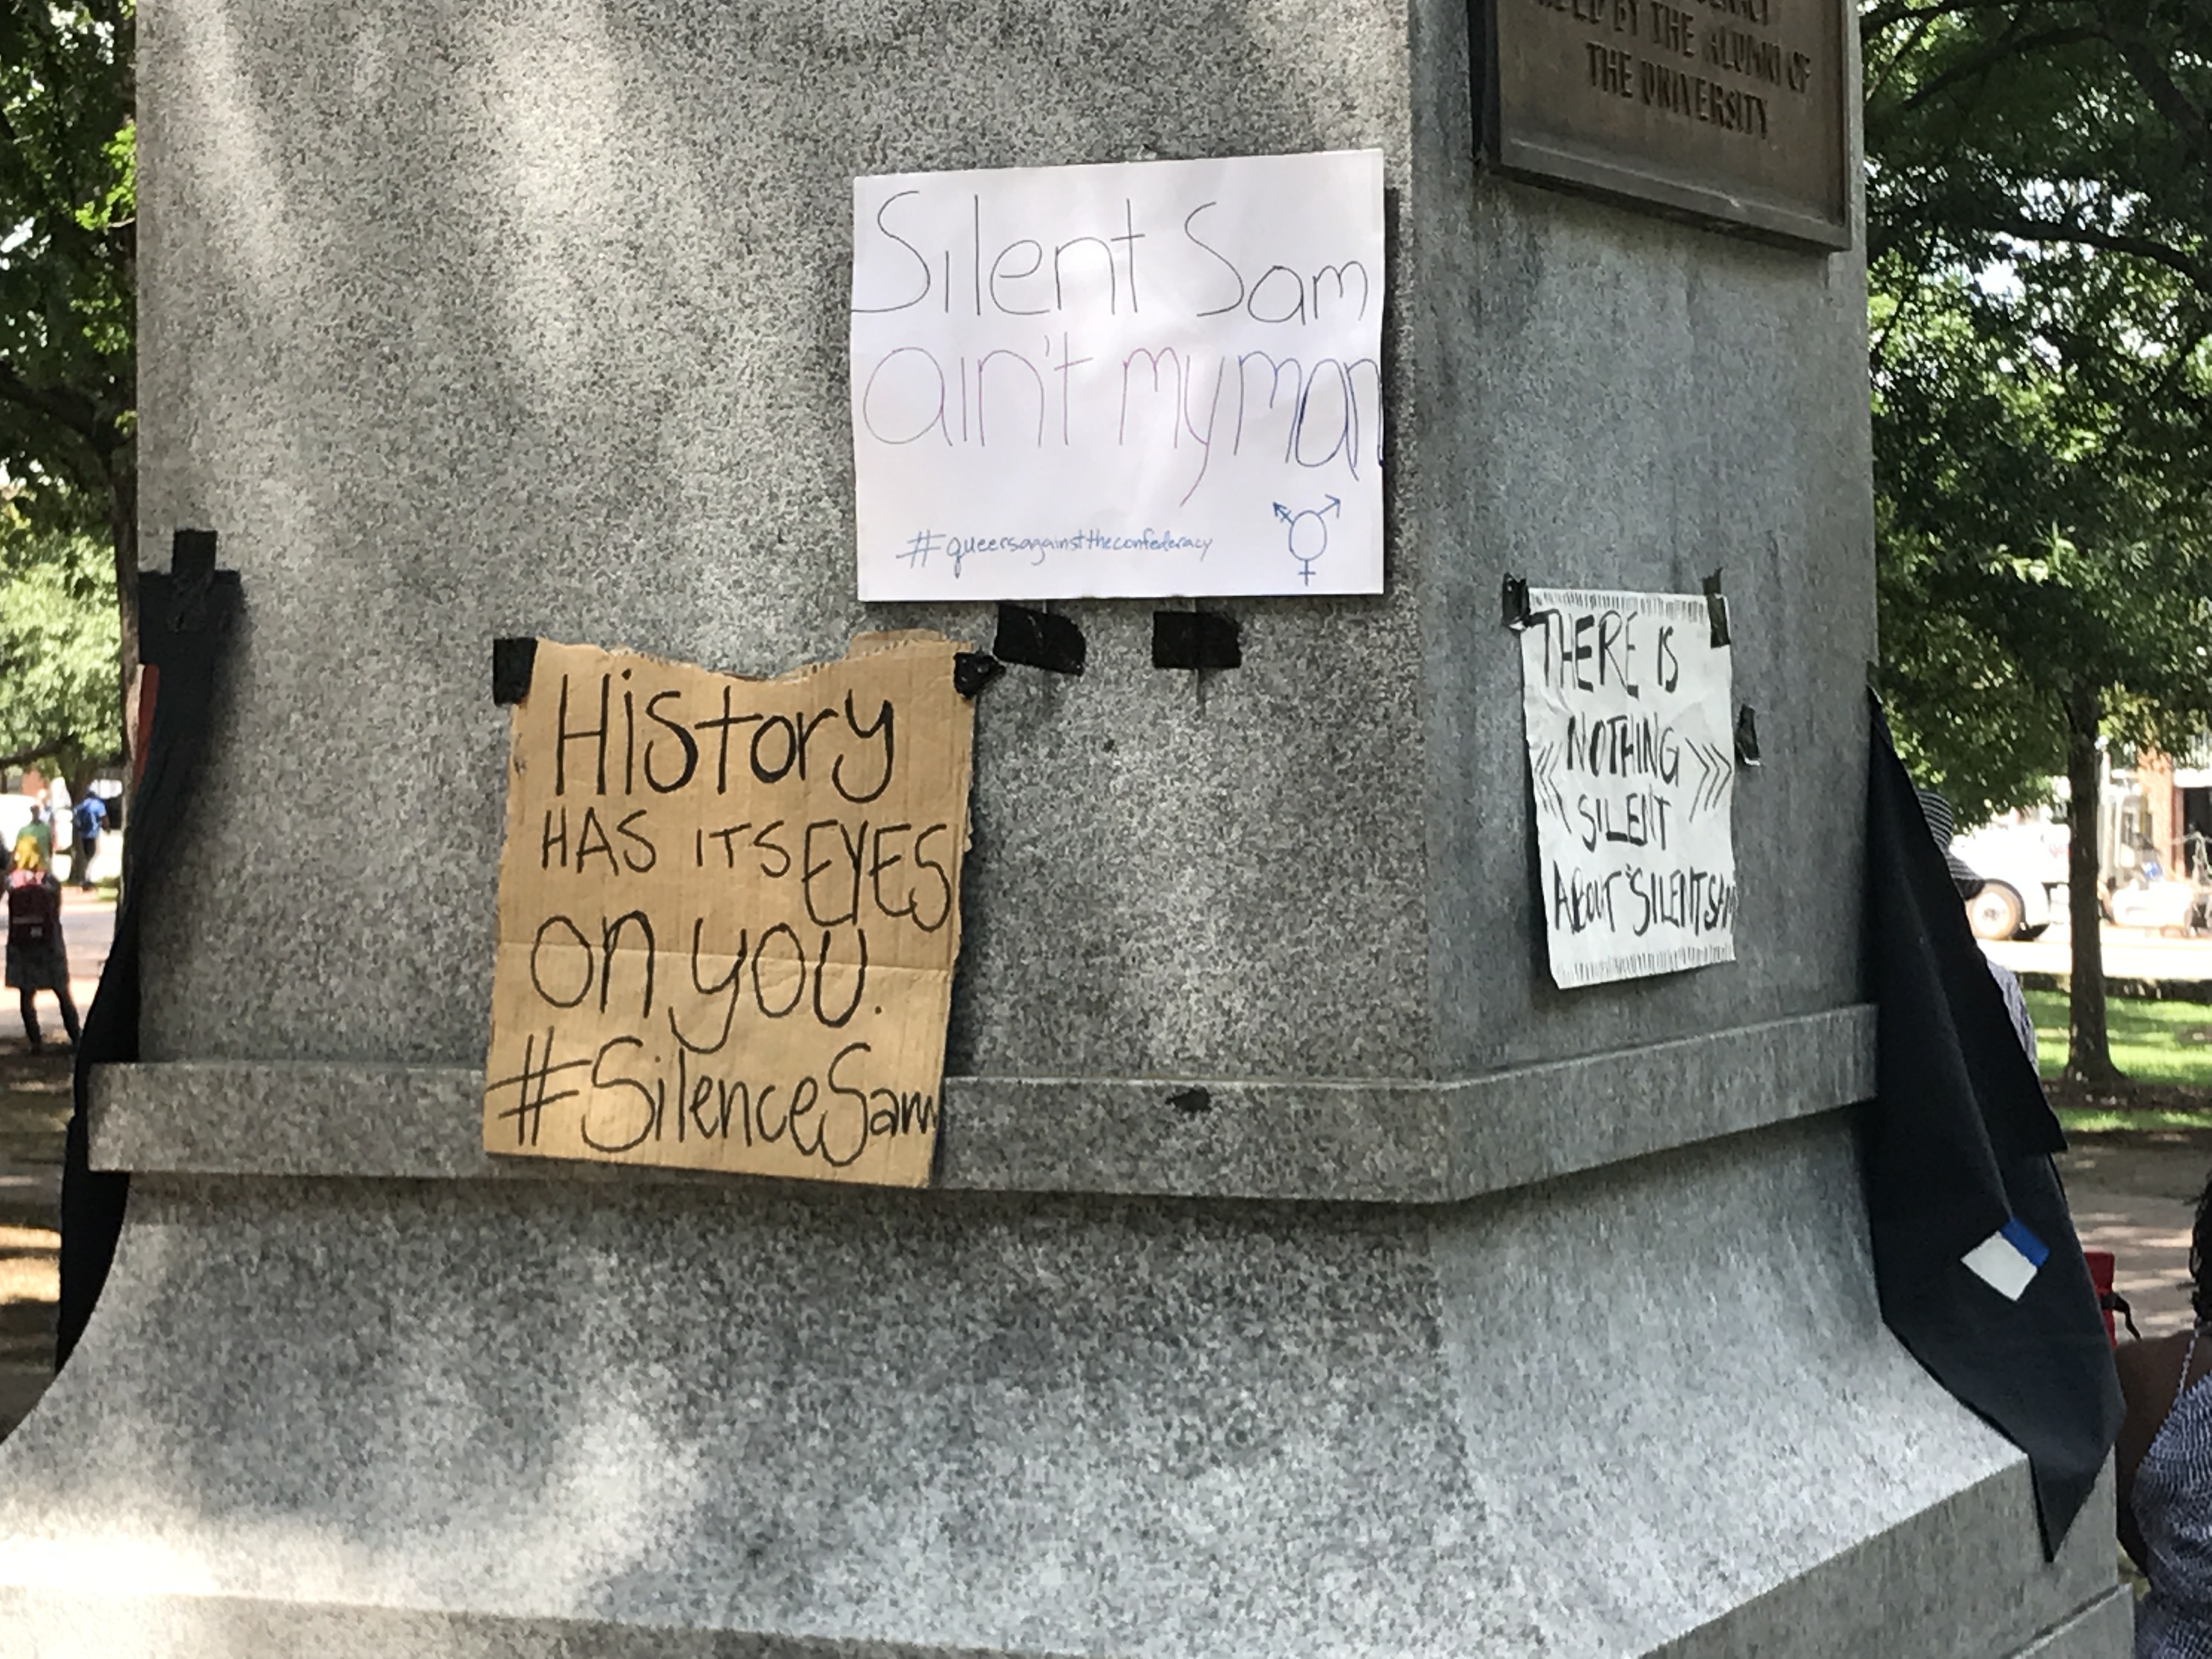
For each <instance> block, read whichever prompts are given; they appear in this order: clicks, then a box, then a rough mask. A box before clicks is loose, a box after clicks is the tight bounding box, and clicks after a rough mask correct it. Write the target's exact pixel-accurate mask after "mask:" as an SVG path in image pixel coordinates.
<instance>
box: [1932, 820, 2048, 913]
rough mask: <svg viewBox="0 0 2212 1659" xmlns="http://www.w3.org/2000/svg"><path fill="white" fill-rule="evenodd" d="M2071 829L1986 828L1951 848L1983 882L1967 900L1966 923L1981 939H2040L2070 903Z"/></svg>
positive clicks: (2035, 825) (2044, 826)
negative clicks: (2067, 899) (2068, 857)
mask: <svg viewBox="0 0 2212 1659" xmlns="http://www.w3.org/2000/svg"><path fill="white" fill-rule="evenodd" d="M2066 847H2067V834H2066V826H2065V825H2064V824H2063V823H2040V822H2030V823H1990V824H1984V825H1983V826H1982V828H1980V829H1976V830H1974V831H1972V833H1971V834H1968V835H1964V836H1960V837H1959V838H1958V839H1957V840H1955V841H1954V842H1952V843H1951V850H1952V851H1953V852H1954V853H1955V854H1958V855H1959V857H1960V860H1962V861H1963V862H1964V863H1965V864H1966V867H1967V868H1968V869H1969V870H1972V872H1974V873H1975V874H1976V875H1978V876H1979V877H1980V878H1982V890H1981V891H1980V892H1978V893H1977V894H1975V895H1974V896H1973V897H1972V898H1970V899H1968V900H1967V901H1966V919H1967V921H1970V922H1971V923H1972V925H1973V929H1974V933H1975V935H1976V937H1977V938H1980V939H2034V938H2036V937H2037V936H2038V935H2039V934H2040V933H2042V932H2043V930H2044V929H2045V928H2046V927H2050V926H2051V918H2052V916H2053V915H2055V914H2056V913H2057V910H2058V909H2059V908H2061V907H2063V904H2064V902H2065V892H2066Z"/></svg>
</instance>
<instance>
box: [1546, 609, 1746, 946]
mask: <svg viewBox="0 0 2212 1659" xmlns="http://www.w3.org/2000/svg"><path fill="white" fill-rule="evenodd" d="M1528 600H1529V606H1530V610H1531V611H1532V613H1533V614H1532V615H1531V617H1530V619H1529V622H1528V628H1527V629H1526V630H1525V631H1523V633H1522V635H1521V672H1522V715H1523V720H1524V725H1525V729H1526V732H1527V736H1528V774H1529V778H1530V781H1531V783H1532V785H1533V787H1534V792H1535V805H1536V849H1537V853H1538V855H1539V858H1540V860H1541V865H1542V877H1541V879H1542V884H1543V892H1542V895H1541V898H1542V903H1543V909H1544V933H1545V938H1546V939H1547V943H1548V945H1549V947H1550V955H1551V963H1552V977H1553V980H1554V981H1557V982H1558V984H1559V986H1560V987H1561V988H1562V989H1571V988H1572V987H1576V986H1578V985H1597V984H1602V983H1604V982H1605V981H1608V980H1620V979H1636V978H1640V977H1643V976H1644V975H1651V974H1665V973H1672V972H1674V971H1675V970H1676V969H1684V968H1699V967H1703V966H1705V964H1707V963H1715V962H1733V961H1734V960H1735V911H1736V887H1735V837H1734V834H1733V831H1732V829H1731V818H1730V809H1731V807H1732V806H1733V805H1734V802H1735V746H1734V738H1733V735H1732V732H1731V729H1730V725H1729V708H1730V704H1729V695H1730V690H1731V684H1730V682H1731V675H1730V672H1729V649H1728V647H1727V646H1725V645H1715V644H1714V643H1713V633H1714V630H1713V627H1712V623H1711V611H1710V610H1709V609H1708V606H1707V604H1706V601H1705V599H1702V598H1698V597H1685V596H1682V595H1680V594H1671V593H1589V592H1569V591H1565V590H1561V589H1545V588H1538V589H1535V590H1533V591H1532V592H1530V593H1529V596H1528Z"/></svg>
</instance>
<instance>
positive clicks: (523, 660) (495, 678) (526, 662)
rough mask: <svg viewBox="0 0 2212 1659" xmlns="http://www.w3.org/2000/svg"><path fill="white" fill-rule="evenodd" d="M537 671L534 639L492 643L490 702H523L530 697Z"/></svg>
mask: <svg viewBox="0 0 2212 1659" xmlns="http://www.w3.org/2000/svg"><path fill="white" fill-rule="evenodd" d="M537 667H538V641H536V640H534V639H527V638H526V639H507V640H494V641H492V642H491V700H492V701H493V702H495V703H500V704H502V705H503V704H507V703H517V702H521V701H522V700H523V699H524V698H525V697H526V696H529V695H530V677H531V675H532V673H533V672H535V671H536V670H537Z"/></svg>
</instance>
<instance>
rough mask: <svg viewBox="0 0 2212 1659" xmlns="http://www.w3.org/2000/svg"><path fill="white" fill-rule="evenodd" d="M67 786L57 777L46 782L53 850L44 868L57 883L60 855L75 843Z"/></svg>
mask: <svg viewBox="0 0 2212 1659" xmlns="http://www.w3.org/2000/svg"><path fill="white" fill-rule="evenodd" d="M72 805H73V803H72V802H71V801H70V792H69V785H68V784H67V783H66V782H64V781H63V780H62V779H60V778H58V777H52V778H48V779H47V780H46V822H47V823H51V824H52V825H53V827H54V850H53V851H52V854H49V855H48V856H47V859H46V867H47V868H48V869H49V870H52V872H54V878H55V879H56V880H57V881H58V880H59V879H60V878H61V873H62V854H64V853H66V852H68V851H69V850H70V848H71V847H73V846H74V845H76V818H75V817H74V815H73V813H72V811H71V808H72Z"/></svg>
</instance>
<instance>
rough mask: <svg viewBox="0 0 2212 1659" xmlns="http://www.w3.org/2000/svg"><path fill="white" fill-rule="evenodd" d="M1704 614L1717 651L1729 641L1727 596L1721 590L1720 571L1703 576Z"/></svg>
mask: <svg viewBox="0 0 2212 1659" xmlns="http://www.w3.org/2000/svg"><path fill="white" fill-rule="evenodd" d="M1705 615H1706V616H1707V617H1709V618H1710V619H1711V622H1712V625H1713V649H1714V650H1716V651H1717V650H1719V649H1721V647H1723V646H1725V645H1726V644H1727V643H1728V642H1729V616H1728V596H1727V595H1726V594H1724V593H1723V592H1721V573H1720V572H1719V571H1717V570H1716V571H1714V572H1713V574H1711V575H1710V576H1708V577H1706V578H1705Z"/></svg>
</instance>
